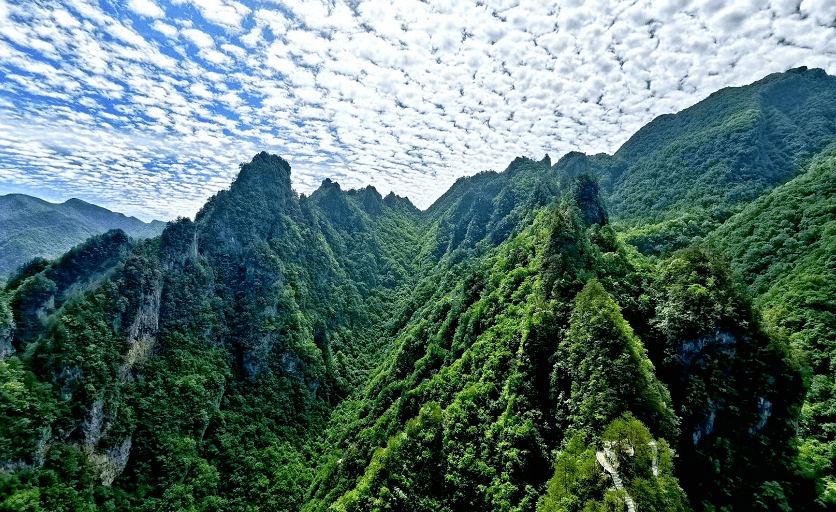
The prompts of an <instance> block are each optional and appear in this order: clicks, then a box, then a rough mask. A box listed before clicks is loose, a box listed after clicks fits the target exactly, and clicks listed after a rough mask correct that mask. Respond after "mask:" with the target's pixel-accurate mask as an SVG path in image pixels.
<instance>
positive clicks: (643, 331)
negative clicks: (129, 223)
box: [0, 70, 836, 511]
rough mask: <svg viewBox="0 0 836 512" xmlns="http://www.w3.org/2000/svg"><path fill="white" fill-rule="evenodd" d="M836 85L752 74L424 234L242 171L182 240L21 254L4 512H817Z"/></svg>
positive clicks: (827, 417) (509, 182) (425, 225)
mask: <svg viewBox="0 0 836 512" xmlns="http://www.w3.org/2000/svg"><path fill="white" fill-rule="evenodd" d="M834 89H835V88H834V79H833V78H832V77H828V76H826V75H823V73H820V72H819V71H817V70H812V71H807V70H794V71H791V72H788V73H785V74H780V75H772V76H770V77H767V78H765V79H764V80H762V81H760V82H757V83H755V84H753V85H751V86H748V87H743V88H737V89H727V90H723V91H720V92H718V93H716V94H715V95H712V97H711V98H709V99H707V100H706V101H705V102H702V103H700V104H698V105H696V106H694V107H692V108H691V109H688V110H686V111H685V112H683V113H680V114H677V115H674V116H668V117H663V118H660V119H657V120H656V121H654V122H653V123H651V124H650V125H648V126H647V127H646V128H645V129H643V130H642V131H640V132H639V133H638V134H637V135H636V136H635V137H633V138H632V139H631V140H630V142H628V143H627V144H625V146H624V147H623V148H622V149H621V150H619V152H617V153H616V154H615V155H613V156H607V155H596V156H593V157H587V156H585V155H582V154H579V153H571V154H569V155H565V156H564V157H563V158H561V159H560V160H559V161H558V162H557V163H556V164H554V165H552V163H551V161H550V159H549V158H548V157H546V158H544V159H543V160H541V161H534V160H530V159H527V158H518V159H516V160H514V162H512V163H511V164H510V165H509V166H508V168H507V169H506V170H505V171H504V172H501V173H495V172H484V173H480V174H477V175H474V176H472V177H469V178H463V179H461V180H459V181H457V182H456V183H455V184H454V185H453V187H451V189H450V190H449V191H448V192H447V193H446V194H445V195H444V196H442V197H441V198H440V199H439V200H438V201H437V202H436V203H435V204H434V205H433V206H432V207H430V208H429V209H428V210H426V211H423V212H422V211H419V210H417V209H416V208H415V207H414V206H412V204H411V203H410V202H409V200H408V199H405V198H400V197H397V196H395V195H393V194H390V195H388V196H386V197H381V195H380V194H379V193H378V192H377V191H376V190H375V189H374V188H373V187H367V188H364V189H361V190H349V191H346V190H342V189H341V188H340V186H339V185H338V184H337V183H334V182H332V181H331V180H325V181H323V183H322V185H321V186H320V188H319V189H317V190H316V191H315V192H313V193H312V194H310V196H305V195H297V194H296V193H295V192H294V191H293V190H292V189H291V185H290V167H289V165H288V164H287V162H286V161H284V160H283V159H281V158H280V157H277V156H274V155H269V154H267V153H260V154H258V155H256V156H255V157H254V158H253V160H252V161H251V162H249V163H246V164H242V165H241V169H240V172H239V175H238V177H237V178H236V180H235V181H234V182H233V183H232V184H231V186H230V187H229V189H227V190H223V191H220V192H219V193H218V194H216V195H215V196H214V197H213V198H211V199H210V200H209V201H208V202H207V203H206V205H205V206H204V207H203V208H202V209H201V211H200V212H199V213H198V214H197V215H196V217H195V220H194V221H191V220H188V219H178V220H177V221H174V222H170V223H169V224H168V225H167V226H166V228H165V230H164V231H163V233H162V235H161V236H159V237H156V238H153V239H149V240H134V239H131V238H129V237H128V236H127V235H126V234H125V233H124V232H122V231H118V230H114V231H110V232H107V233H105V234H103V235H98V236H95V237H93V238H91V239H89V240H88V241H87V242H85V243H84V244H81V245H79V246H77V247H75V248H74V249H72V250H71V251H70V252H68V253H67V254H65V255H64V256H62V257H60V258H59V259H56V260H54V261H47V260H43V259H36V260H33V261H31V262H30V263H29V264H27V265H25V266H24V267H22V268H21V269H20V270H19V271H18V272H17V273H15V274H14V275H12V276H11V277H10V279H9V281H8V283H7V285H6V286H5V288H4V289H3V291H2V292H1V293H0V356H2V359H0V393H2V400H0V510H100V509H101V510H149V511H150V510H285V511H287V510H306V511H314V510H322V511H324V510H334V511H348V510H387V509H388V510H410V511H412V510H429V509H433V510H451V511H452V510H463V509H473V510H520V511H536V510H540V511H552V510H555V511H556V510H624V509H627V508H628V507H629V506H631V505H632V506H634V507H635V508H637V509H638V510H688V509H694V510H720V509H725V510H788V509H791V508H795V509H798V510H811V509H815V508H826V507H828V506H831V505H832V504H833V502H834V501H836V492H834V491H833V489H834V485H836V484H834V483H833V482H834V480H833V478H834V477H833V470H832V460H833V458H834V454H833V452H832V449H833V446H834V444H833V438H832V434H831V429H830V428H829V427H828V426H827V425H829V424H830V423H831V422H832V418H831V416H832V413H831V411H830V408H831V405H832V404H831V403H830V402H831V401H832V389H831V388H832V386H833V377H832V370H831V368H830V363H829V361H830V357H831V354H830V352H831V349H830V348H829V347H831V346H833V344H834V343H836V336H834V331H833V315H832V310H833V308H832V305H833V300H834V291H836V290H834V289H833V286H831V285H832V284H833V283H832V281H833V279H832V278H833V276H832V275H831V274H832V272H831V270H832V268H831V267H832V265H831V264H830V263H831V262H830V259H832V254H833V250H832V246H833V244H832V243H831V241H830V238H832V237H831V235H832V233H831V231H832V229H830V228H831V226H830V225H831V224H832V223H833V222H834V220H836V210H834V209H833V207H832V205H831V202H832V194H831V193H830V192H829V190H830V188H832V187H831V181H832V180H831V178H832V176H831V175H832V171H833V169H834V166H833V156H832V155H833V153H832V148H831V147H830V146H827V144H826V143H827V142H828V141H830V142H832V141H833V140H834V138H836V127H834V125H833V123H832V119H833V117H832V116H830V117H828V116H829V114H828V112H830V111H829V110H827V109H828V108H832V105H830V104H829V105H824V103H827V102H828V101H830V100H829V98H830V97H831V95H832V94H833V91H834ZM793 105H794V106H793ZM752 109H755V110H757V109H760V110H759V112H760V114H752V113H747V112H749V111H750V110H752ZM787 109H790V111H791V113H792V115H789V116H785V117H786V119H785V118H782V117H780V115H779V114H780V112H784V111H786V110H787ZM793 109H794V110H793ZM741 116H742V117H741ZM747 116H748V117H747ZM776 119H783V121H781V123H779V122H778V121H776ZM788 123H794V126H795V128H794V129H789V128H788V126H789V124H788ZM828 123H829V124H828ZM817 130H818V131H817ZM799 133H806V135H807V137H800V136H799V135H798V134H799ZM732 142H735V143H734V144H732ZM741 151H743V153H745V154H751V155H761V156H760V157H758V158H760V160H757V161H758V162H760V163H758V164H757V165H756V164H752V163H751V162H750V160H749V159H748V158H744V157H743V156H740V155H739V153H740V152H741ZM677 162H680V163H681V162H685V164H682V165H685V167H682V166H680V163H677ZM770 162H771V163H770ZM686 164H687V165H686ZM767 164H768V165H767ZM759 169H760V170H759ZM720 170H722V172H720ZM733 190H737V191H738V192H741V193H740V194H738V193H731V192H730V191H733ZM811 191H812V192H811ZM721 192H722V194H721ZM726 192H728V193H726ZM742 192H745V194H742ZM637 194H638V195H637ZM718 194H719V195H718ZM741 194H742V195H741ZM746 194H748V195H746ZM639 196H641V197H639ZM637 205H638V206H637ZM611 219H612V222H611ZM718 226H719V229H718ZM828 237H830V238H828ZM805 244H806V245H807V246H810V247H811V248H812V250H811V251H809V252H808V251H805V250H804V246H805ZM636 248H638V249H640V251H637V250H636ZM676 249H680V250H676ZM643 252H644V253H649V254H651V256H646V255H643V254H642V253H643ZM828 272H830V273H828ZM747 287H748V289H747ZM787 298H788V300H785V299H787Z"/></svg>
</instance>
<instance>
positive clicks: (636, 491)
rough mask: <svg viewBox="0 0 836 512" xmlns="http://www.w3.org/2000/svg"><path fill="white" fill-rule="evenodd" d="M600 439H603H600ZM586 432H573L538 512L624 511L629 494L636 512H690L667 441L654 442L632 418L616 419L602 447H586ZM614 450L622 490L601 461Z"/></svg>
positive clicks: (602, 437)
mask: <svg viewBox="0 0 836 512" xmlns="http://www.w3.org/2000/svg"><path fill="white" fill-rule="evenodd" d="M596 437H598V436H596ZM587 439H588V436H587V434H586V433H584V432H578V433H576V434H574V435H573V436H572V437H571V438H569V440H568V441H567V444H566V446H565V448H563V449H562V450H561V451H560V452H559V453H558V455H557V459H556V461H555V471H554V476H553V477H552V478H551V480H549V482H548V485H547V490H546V492H545V493H544V494H543V496H541V497H540V499H539V501H538V503H537V512H575V511H597V510H625V509H626V504H625V496H627V497H629V499H631V500H632V501H633V502H634V503H635V506H636V509H637V510H646V511H654V512H662V511H667V512H672V511H684V510H689V508H688V502H687V499H686V497H685V494H684V493H683V492H682V489H680V487H679V482H678V481H677V479H676V477H675V476H674V468H673V459H674V453H673V450H671V449H670V447H669V446H668V444H667V443H666V442H665V440H664V439H654V438H653V437H652V436H651V435H650V431H649V430H648V429H647V427H646V426H645V425H644V424H643V423H642V422H640V421H638V420H637V419H635V418H634V417H633V416H632V415H630V414H627V415H625V416H624V417H622V418H617V419H615V420H613V421H612V422H611V423H610V424H609V425H607V427H606V429H605V430H604V431H603V433H601V434H600V441H599V442H598V443H593V444H587ZM605 447H610V448H611V452H610V453H611V454H613V455H614V457H612V458H610V459H608V463H612V465H613V466H614V467H615V468H616V470H617V473H618V476H619V478H620V482H621V485H622V486H623V487H622V489H620V490H619V489H616V488H615V484H614V481H613V478H612V475H611V474H609V473H608V472H607V471H606V470H605V469H604V467H603V466H602V465H601V463H600V462H599V460H598V457H601V455H598V454H599V453H600V454H604V453H605Z"/></svg>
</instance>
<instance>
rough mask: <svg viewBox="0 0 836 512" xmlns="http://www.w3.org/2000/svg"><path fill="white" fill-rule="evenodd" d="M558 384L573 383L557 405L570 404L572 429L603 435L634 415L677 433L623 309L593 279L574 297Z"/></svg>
mask: <svg viewBox="0 0 836 512" xmlns="http://www.w3.org/2000/svg"><path fill="white" fill-rule="evenodd" d="M557 359H558V363H557V365H556V367H555V373H556V375H555V377H554V379H555V380H558V381H569V382H571V390H570V391H569V393H566V392H565V390H560V391H561V392H560V396H558V401H559V402H561V403H565V404H567V405H568V410H567V411H566V413H567V415H568V417H569V428H571V429H573V430H581V429H591V431H593V432H594V431H598V430H600V429H602V428H603V426H604V425H607V424H609V423H610V422H611V421H612V420H614V419H615V418H617V417H618V416H620V415H621V414H623V413H624V412H625V411H633V412H634V413H635V414H637V415H639V417H640V418H643V419H644V420H645V421H646V422H648V423H650V424H652V425H654V426H655V427H656V428H657V429H658V431H660V432H665V433H666V434H673V433H674V431H675V430H674V428H675V427H674V418H673V412H672V411H671V408H670V395H669V394H668V391H667V389H665V387H664V385H663V384H662V383H660V382H659V381H658V380H657V379H656V376H655V374H654V370H653V363H652V362H650V359H648V357H647V354H646V351H645V348H644V346H643V345H642V342H641V340H639V339H638V338H637V337H636V335H635V334H634V333H633V329H632V328H630V326H629V325H628V324H627V322H625V321H624V318H623V317H622V316H621V308H619V307H618V305H617V304H616V303H615V302H614V301H613V299H612V297H611V296H610V295H609V294H608V293H607V292H606V290H604V288H603V287H602V286H601V284H600V283H599V282H598V281H596V280H592V281H590V282H589V283H587V285H586V286H585V287H584V288H583V290H582V291H581V292H580V293H579V294H578V295H577V296H576V297H575V299H574V307H573V309H572V315H571V318H570V321H569V329H568V330H567V331H566V335H565V337H564V339H563V341H562V343H561V346H560V349H559V350H558V354H557Z"/></svg>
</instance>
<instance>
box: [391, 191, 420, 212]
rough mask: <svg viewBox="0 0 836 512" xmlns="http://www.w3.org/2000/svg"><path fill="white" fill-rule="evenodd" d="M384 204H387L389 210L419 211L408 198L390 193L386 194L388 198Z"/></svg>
mask: <svg viewBox="0 0 836 512" xmlns="http://www.w3.org/2000/svg"><path fill="white" fill-rule="evenodd" d="M383 204H385V205H386V206H388V207H389V208H398V207H401V208H405V209H406V210H410V211H412V210H414V211H418V207H416V206H415V205H414V204H412V201H410V200H409V198H408V197H406V196H404V197H401V196H399V195H397V194H395V193H394V192H389V193H388V194H386V197H384V198H383Z"/></svg>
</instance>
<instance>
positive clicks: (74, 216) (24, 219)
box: [0, 194, 165, 277]
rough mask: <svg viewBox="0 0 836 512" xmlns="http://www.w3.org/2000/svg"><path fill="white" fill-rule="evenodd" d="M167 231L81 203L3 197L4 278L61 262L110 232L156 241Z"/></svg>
mask: <svg viewBox="0 0 836 512" xmlns="http://www.w3.org/2000/svg"><path fill="white" fill-rule="evenodd" d="M164 227H165V223H163V222H160V221H153V222H151V223H145V222H142V221H141V220H139V219H137V218H136V217H126V216H125V215H122V214H121V213H115V212H112V211H110V210H107V209H105V208H102V207H100V206H96V205H93V204H90V203H85V202H84V201H82V200H80V199H70V200H68V201H65V202H63V203H60V204H55V203H48V202H46V201H43V200H41V199H38V198H35V197H31V196H27V195H23V194H8V195H5V196H0V277H3V276H6V275H8V274H9V273H11V272H12V271H13V270H15V269H17V267H19V266H20V265H22V264H23V263H25V262H27V261H29V260H31V259H32V258H35V257H40V258H48V259H52V258H57V257H58V256H61V255H62V254H64V253H65V252H67V251H68V250H69V249H70V248H71V247H73V246H74V245H78V244H80V243H81V242H83V241H84V240H86V239H88V238H90V237H91V236H93V235H100V234H102V233H104V232H106V231H108V230H110V229H121V230H122V231H124V232H125V233H127V234H128V235H129V236H131V237H134V238H153V237H155V236H158V235H159V234H160V233H162V231H163V228H164Z"/></svg>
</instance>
